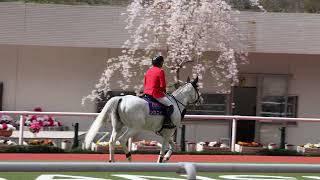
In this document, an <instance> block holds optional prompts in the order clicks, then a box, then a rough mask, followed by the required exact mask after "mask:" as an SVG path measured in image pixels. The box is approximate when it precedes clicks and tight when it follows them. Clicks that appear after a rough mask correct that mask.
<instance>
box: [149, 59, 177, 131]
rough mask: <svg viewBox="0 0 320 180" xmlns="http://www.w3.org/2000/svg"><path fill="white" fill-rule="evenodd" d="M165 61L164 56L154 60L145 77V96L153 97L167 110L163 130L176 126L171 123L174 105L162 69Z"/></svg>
mask: <svg viewBox="0 0 320 180" xmlns="http://www.w3.org/2000/svg"><path fill="white" fill-rule="evenodd" d="M163 62H164V59H163V57H162V56H156V57H155V58H153V59H152V65H153V67H151V68H150V69H148V71H147V72H146V74H145V76H144V91H143V93H144V94H147V95H149V96H152V97H153V98H155V99H156V100H157V101H158V102H159V103H161V104H162V105H163V106H165V108H166V113H165V118H164V122H163V128H167V129H172V128H175V125H174V124H173V123H172V121H171V118H170V117H171V114H172V113H173V103H172V102H171V101H170V100H169V99H168V97H166V94H165V93H166V78H165V72H164V70H163V69H162V66H163Z"/></svg>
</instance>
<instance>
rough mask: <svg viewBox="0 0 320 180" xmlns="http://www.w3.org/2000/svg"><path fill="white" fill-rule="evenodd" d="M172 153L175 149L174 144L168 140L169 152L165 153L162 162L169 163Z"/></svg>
mask: <svg viewBox="0 0 320 180" xmlns="http://www.w3.org/2000/svg"><path fill="white" fill-rule="evenodd" d="M173 151H176V147H175V143H174V141H173V139H172V138H170V140H169V150H168V152H167V153H166V155H165V156H164V159H163V160H164V162H166V161H169V159H170V157H171V155H172V152H173Z"/></svg>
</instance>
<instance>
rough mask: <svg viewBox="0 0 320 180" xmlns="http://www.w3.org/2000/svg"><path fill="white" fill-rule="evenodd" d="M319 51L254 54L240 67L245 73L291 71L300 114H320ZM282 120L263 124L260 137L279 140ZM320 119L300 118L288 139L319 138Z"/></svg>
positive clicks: (291, 91) (315, 140) (297, 141)
mask: <svg viewBox="0 0 320 180" xmlns="http://www.w3.org/2000/svg"><path fill="white" fill-rule="evenodd" d="M319 58H320V55H294V54H291V55H290V54H263V53H260V54H251V55H250V56H249V59H250V64H249V65H248V66H243V67H241V72H243V73H266V74H289V75H291V78H290V84H289V94H290V95H297V96H298V117H314V118H320V111H319V110H318V109H319V108H318V102H319V101H320V96H319V92H320V84H319V83H317V82H318V81H319V77H320V71H319V70H318V67H320V61H319ZM279 127H281V124H269V123H262V124H261V129H260V132H261V138H260V139H261V141H262V142H264V143H269V142H276V143H279V142H280V130H279V129H278V128H279ZM319 128H320V123H309V122H298V123H297V126H289V127H288V128H287V134H286V141H287V143H292V144H304V143H307V142H312V143H318V142H320V138H319V133H318V130H319Z"/></svg>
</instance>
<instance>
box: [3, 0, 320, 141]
mask: <svg viewBox="0 0 320 180" xmlns="http://www.w3.org/2000/svg"><path fill="white" fill-rule="evenodd" d="M121 12H123V8H119V7H105V6H102V7H97V6H93V7H91V6H62V5H37V4H28V5H27V6H25V5H24V4H16V3H0V25H1V26H0V81H3V82H4V102H3V103H4V105H3V108H4V110H32V109H33V108H34V107H36V106H41V107H43V109H44V110H45V111H77V112H94V111H95V108H94V106H93V105H92V104H87V105H86V106H85V107H83V106H81V104H80V103H81V98H82V97H83V96H85V95H87V94H88V93H89V92H90V90H91V89H92V88H93V87H94V84H95V83H96V82H97V80H98V78H99V76H100V74H101V72H102V69H103V67H104V61H105V60H106V59H107V58H108V57H113V56H115V55H117V54H118V53H119V51H118V50H114V49H112V50H111V49H106V48H105V47H108V48H112V47H117V48H119V47H120V46H121V45H122V43H123V41H124V40H125V39H127V38H128V34H127V33H126V32H125V31H124V30H123V27H124V26H125V24H124V23H123V20H124V18H123V17H120V14H121ZM239 19H240V23H241V24H242V26H243V27H244V29H250V31H249V33H248V35H249V37H248V38H249V40H250V44H249V46H250V47H251V48H250V51H252V52H268V53H272V52H279V53H293V54H297V55H293V54H292V55H289V54H257V53H256V54H252V55H251V56H250V61H251V64H250V65H248V66H244V67H241V72H244V73H267V74H292V75H293V76H292V81H291V84H290V88H289V91H290V92H289V93H290V94H296V95H298V96H299V104H298V110H299V112H298V116H299V117H320V112H319V111H318V106H317V104H318V102H319V100H320V97H319V96H318V92H319V90H320V85H319V84H318V83H317V82H318V81H319V77H320V76H319V75H320V74H319V71H318V69H317V68H318V67H319V65H320V61H319V55H299V53H305V54H320V49H319V47H320V45H319V44H318V43H319V42H320V41H319V39H318V38H319V37H318V36H317V33H316V32H315V31H316V30H317V29H319V27H318V25H319V24H320V23H319V22H320V18H319V15H316V14H315V15H311V14H280V13H266V14H261V13H242V14H241V15H239ZM305 27H308V28H305ZM8 44H11V45H8ZM21 44H24V45H29V46H21ZM18 45H19V46H18ZM30 45H42V46H43V47H40V46H30ZM49 45H50V46H51V47H49ZM57 46H59V47H57ZM70 46H75V47H79V48H69V47H70ZM85 47H92V48H85ZM211 81H212V80H210V78H208V80H207V81H206V84H210V82H211ZM211 88H212V87H211V86H210V87H209V86H207V87H206V89H204V90H203V91H204V92H210V91H211V90H212V89H211ZM212 91H214V90H212ZM61 119H62V120H65V121H64V123H65V124H67V125H71V123H72V122H78V119H79V118H72V119H70V120H69V119H68V120H67V119H65V118H61ZM79 122H80V121H79ZM84 122H85V123H84ZM90 123H91V122H89V121H88V122H87V121H81V125H80V126H81V127H80V128H82V129H85V128H86V127H87V126H88V125H89V124H90ZM200 126H202V125H198V126H197V127H196V131H195V128H193V127H188V128H190V129H187V132H190V133H188V134H187V139H189V140H191V141H193V140H197V141H209V140H210V139H211V138H212V140H216V138H220V137H224V136H227V135H228V133H229V127H228V125H227V124H219V125H215V126H212V127H203V126H202V127H200ZM272 126H274V125H272ZM319 126H320V123H319V124H318V123H313V124H311V123H298V126H297V127H289V128H288V131H287V140H288V143H293V144H302V143H306V142H307V141H312V142H315V141H316V142H318V141H320V140H319V139H318V133H317V130H318V129H319V128H318V127H319ZM202 128H205V129H204V130H202ZM268 128H269V127H268V125H262V130H261V132H263V134H262V137H265V139H268V138H269V139H270V141H271V140H274V141H276V140H277V139H278V136H277V135H275V137H274V134H275V133H276V132H274V128H273V129H272V132H271V131H268ZM199 129H201V130H199ZM200 135H201V136H200ZM202 137H206V139H203V138H202Z"/></svg>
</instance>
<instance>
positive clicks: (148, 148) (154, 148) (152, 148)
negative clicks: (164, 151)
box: [132, 143, 161, 151]
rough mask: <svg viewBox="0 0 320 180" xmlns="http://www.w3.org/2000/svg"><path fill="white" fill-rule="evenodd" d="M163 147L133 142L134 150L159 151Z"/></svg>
mask: <svg viewBox="0 0 320 180" xmlns="http://www.w3.org/2000/svg"><path fill="white" fill-rule="evenodd" d="M160 149H161V147H160V146H155V145H154V146H147V145H142V144H135V143H133V144H132V151H159V150H160Z"/></svg>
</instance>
